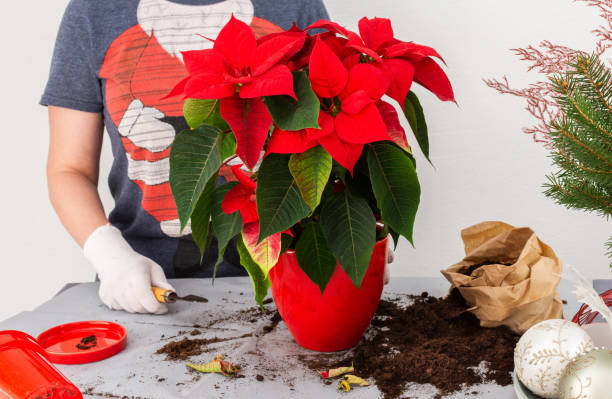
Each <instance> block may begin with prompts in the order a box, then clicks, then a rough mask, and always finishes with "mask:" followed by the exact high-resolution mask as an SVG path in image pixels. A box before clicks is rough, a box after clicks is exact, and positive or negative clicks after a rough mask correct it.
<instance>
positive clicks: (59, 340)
mask: <svg viewBox="0 0 612 399" xmlns="http://www.w3.org/2000/svg"><path fill="white" fill-rule="evenodd" d="M126 337H127V331H126V330H125V328H123V326H120V325H119V324H116V323H111V322H109V321H79V322H76V323H68V324H62V325H59V326H57V327H53V328H51V329H49V330H47V331H45V332H43V333H41V334H40V335H39V336H38V338H37V340H38V343H39V344H40V346H42V347H43V349H45V350H46V352H47V354H48V356H49V360H50V361H51V362H53V363H59V364H81V363H91V362H97V361H100V360H103V359H106V358H108V357H111V356H114V355H116V354H117V353H119V352H121V351H122V350H123V348H125V345H126Z"/></svg>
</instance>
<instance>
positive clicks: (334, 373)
mask: <svg viewBox="0 0 612 399" xmlns="http://www.w3.org/2000/svg"><path fill="white" fill-rule="evenodd" d="M353 372H355V367H353V365H352V364H351V365H350V366H346V367H338V368H335V369H330V370H327V371H319V374H321V378H334V377H338V376H341V375H342V374H346V373H353Z"/></svg>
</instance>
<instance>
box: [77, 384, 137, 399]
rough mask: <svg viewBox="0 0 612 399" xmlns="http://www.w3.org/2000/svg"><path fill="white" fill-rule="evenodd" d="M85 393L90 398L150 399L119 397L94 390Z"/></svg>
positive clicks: (88, 389)
mask: <svg viewBox="0 0 612 399" xmlns="http://www.w3.org/2000/svg"><path fill="white" fill-rule="evenodd" d="M83 393H84V394H85V395H89V396H98V397H101V398H112V399H149V398H145V397H143V396H128V395H124V396H119V395H115V394H112V393H108V392H104V393H103V392H95V390H94V388H93V387H91V388H87V389H86V390H84V391H83Z"/></svg>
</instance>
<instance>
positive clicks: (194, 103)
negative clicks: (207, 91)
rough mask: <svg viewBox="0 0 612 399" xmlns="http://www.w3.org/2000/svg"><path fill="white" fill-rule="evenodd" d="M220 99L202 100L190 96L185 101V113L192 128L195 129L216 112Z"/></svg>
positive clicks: (186, 119)
mask: <svg viewBox="0 0 612 399" xmlns="http://www.w3.org/2000/svg"><path fill="white" fill-rule="evenodd" d="M218 102H219V100H201V99H195V98H188V99H186V100H185V102H184V103H183V115H184V116H185V121H187V124H188V125H189V127H190V128H192V129H195V128H196V127H198V126H200V125H201V124H202V123H204V121H205V120H206V119H208V118H209V117H210V116H211V115H212V114H213V112H214V110H215V107H216V106H217V103H218Z"/></svg>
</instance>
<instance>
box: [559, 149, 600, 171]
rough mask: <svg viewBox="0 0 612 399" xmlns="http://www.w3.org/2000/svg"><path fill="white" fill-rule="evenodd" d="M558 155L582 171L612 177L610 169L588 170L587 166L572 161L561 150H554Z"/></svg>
mask: <svg viewBox="0 0 612 399" xmlns="http://www.w3.org/2000/svg"><path fill="white" fill-rule="evenodd" d="M555 150H556V151H557V152H558V153H559V155H561V156H562V157H563V158H564V159H565V160H566V161H567V162H568V163H570V164H572V165H574V166H575V167H577V168H579V169H582V170H584V171H586V172H591V173H600V174H609V175H612V169H610V170H598V169H592V168H589V167H587V166H583V165H580V164H579V163H578V162H576V161H574V160H573V159H571V158H570V157H569V156H568V155H567V154H566V153H565V152H564V151H563V150H561V149H560V148H556V149H555Z"/></svg>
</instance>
